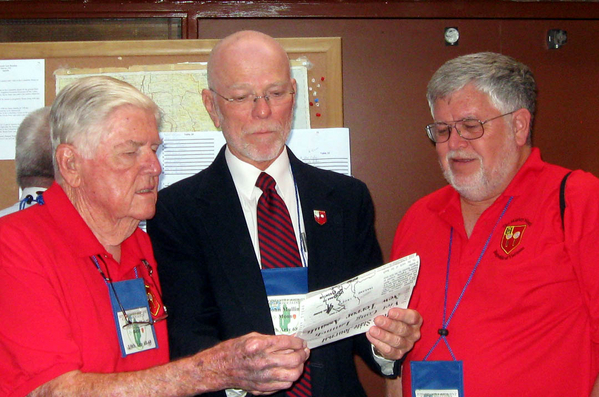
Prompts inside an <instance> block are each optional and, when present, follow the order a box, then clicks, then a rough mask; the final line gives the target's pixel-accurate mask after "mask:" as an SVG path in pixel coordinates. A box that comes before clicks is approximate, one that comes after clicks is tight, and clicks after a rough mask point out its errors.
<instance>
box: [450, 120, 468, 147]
mask: <svg viewBox="0 0 599 397" xmlns="http://www.w3.org/2000/svg"><path fill="white" fill-rule="evenodd" d="M447 145H449V149H450V150H455V149H459V148H463V147H466V146H468V141H467V140H466V139H464V138H462V136H461V135H460V133H459V132H458V129H457V126H456V125H452V126H451V131H450V132H449V140H448V141H447Z"/></svg>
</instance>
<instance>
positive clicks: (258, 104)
mask: <svg viewBox="0 0 599 397" xmlns="http://www.w3.org/2000/svg"><path fill="white" fill-rule="evenodd" d="M271 114H272V109H271V108H270V103H269V102H268V99H267V97H266V96H264V95H263V96H256V97H255V98H254V107H253V109H252V115H253V116H254V117H257V118H260V119H265V118H268V117H269V116H270V115H271Z"/></svg>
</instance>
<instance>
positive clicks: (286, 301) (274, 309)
mask: <svg viewBox="0 0 599 397" xmlns="http://www.w3.org/2000/svg"><path fill="white" fill-rule="evenodd" d="M262 280H263V281H264V287H265V288H266V295H268V305H269V307H270V315H271V318H272V324H273V327H274V329H275V335H292V334H295V333H296V332H297V327H298V325H299V313H300V304H301V302H302V301H303V300H304V299H305V298H306V294H307V293H308V268H307V267H284V268H279V269H263V270H262Z"/></svg>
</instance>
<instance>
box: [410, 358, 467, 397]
mask: <svg viewBox="0 0 599 397" xmlns="http://www.w3.org/2000/svg"><path fill="white" fill-rule="evenodd" d="M462 365H463V363H462V361H412V362H411V363H410V369H411V371H412V397H464V370H463V367H462Z"/></svg>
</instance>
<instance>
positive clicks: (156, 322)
mask: <svg viewBox="0 0 599 397" xmlns="http://www.w3.org/2000/svg"><path fill="white" fill-rule="evenodd" d="M160 120H161V113H160V111H159V109H158V107H157V106H156V104H155V103H154V102H153V101H152V100H151V99H150V98H148V97H147V96H145V95H143V94H142V93H141V92H139V91H138V90H137V89H135V88H134V87H132V86H131V85H129V84H127V83H125V82H121V81H118V80H115V79H113V78H110V77H87V78H83V79H80V80H77V81H75V82H73V83H71V84H69V85H68V86H67V87H65V88H64V89H63V90H62V91H61V92H60V93H59V94H58V96H57V98H56V100H55V102H54V104H53V105H52V109H51V111H50V125H51V131H52V136H53V151H54V167H55V177H56V183H54V184H53V185H52V186H51V187H50V188H49V189H48V190H47V191H46V192H44V195H43V202H40V203H39V205H36V206H33V207H31V208H28V209H26V210H24V211H20V212H18V213H15V214H11V215H8V216H6V217H4V218H2V219H0V307H2V321H0V395H2V396H10V397H22V396H30V397H37V396H40V397H41V396H44V397H52V396H63V397H64V396H85V397H90V396H137V397H147V396H173V397H174V396H191V395H196V394H203V393H206V392H212V391H216V390H222V389H227V388H243V389H245V390H250V391H252V392H253V393H255V394H262V393H265V394H269V393H272V392H275V391H277V390H279V389H286V388H288V387H289V386H290V385H291V384H292V382H293V381H295V380H296V379H297V378H298V377H299V376H300V375H301V373H302V371H303V363H304V361H305V360H306V358H307V357H308V355H309V351H308V349H307V348H306V344H305V342H303V341H302V340H300V339H298V338H294V337H291V336H284V335H283V336H267V335H258V334H256V333H254V334H249V335H244V336H240V337H239V338H236V339H232V340H228V341H225V342H222V343H220V344H218V345H216V346H213V347H211V348H210V349H207V350H204V351H202V352H199V353H196V354H193V355H190V356H188V357H185V358H182V359H180V360H177V361H174V362H170V363H169V346H168V337H167V328H166V322H167V321H168V319H167V317H168V312H167V309H166V307H165V306H164V303H163V301H162V294H161V287H160V280H159V278H158V273H157V271H158V269H157V267H156V262H155V260H154V256H153V253H152V247H151V245H150V241H149V238H148V236H147V235H146V234H145V233H144V232H143V231H142V230H141V229H139V228H138V227H137V226H138V224H139V222H140V221H141V220H144V219H147V218H150V217H152V216H153V215H154V209H155V204H156V196H157V187H158V176H159V175H160V171H161V168H160V164H159V162H158V158H157V157H156V150H157V149H158V147H159V146H160V144H161V139H160V137H159V135H158V128H159V125H160Z"/></svg>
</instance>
